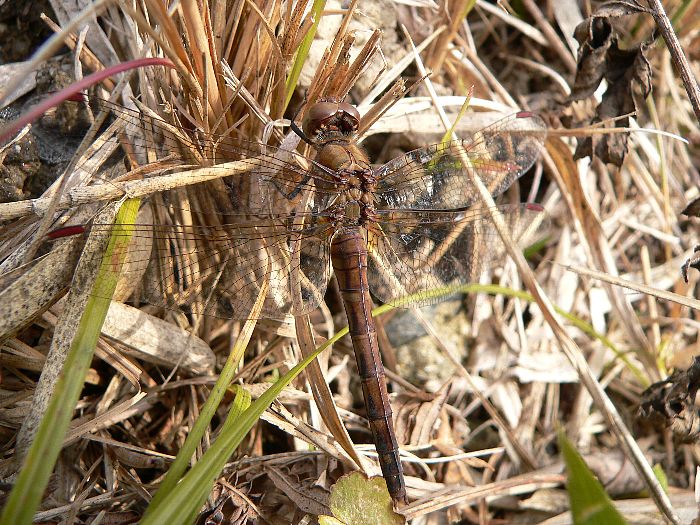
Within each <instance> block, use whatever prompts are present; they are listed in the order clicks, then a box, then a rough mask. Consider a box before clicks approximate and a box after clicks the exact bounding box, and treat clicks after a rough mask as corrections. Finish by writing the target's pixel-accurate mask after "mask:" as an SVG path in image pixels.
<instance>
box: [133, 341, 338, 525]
mask: <svg viewBox="0 0 700 525" xmlns="http://www.w3.org/2000/svg"><path fill="white" fill-rule="evenodd" d="M347 333H348V329H347V328H344V329H343V330H340V331H339V332H338V333H337V334H336V335H335V336H334V337H333V338H331V339H329V340H328V341H326V342H325V343H324V344H322V345H321V346H320V347H318V348H317V349H316V350H315V351H314V352H313V353H312V354H311V355H309V356H308V357H307V358H306V359H304V360H303V361H301V362H300V363H299V364H298V365H296V366H295V367H294V368H292V369H291V370H290V371H289V372H287V373H286V374H285V375H284V376H282V377H281V378H280V379H279V380H278V381H276V382H275V383H273V384H272V386H270V388H269V389H267V391H265V393H263V395H261V396H260V397H259V398H258V399H257V400H256V401H255V402H254V403H253V404H251V405H250V406H249V407H248V408H247V409H246V410H245V411H244V412H243V413H242V414H240V416H238V417H229V418H228V419H227V420H226V423H225V425H224V429H223V430H222V432H221V434H220V435H219V437H218V438H217V439H216V441H215V442H214V443H213V444H212V446H211V447H210V448H209V450H207V451H206V452H205V453H204V455H203V456H202V458H201V459H200V460H199V462H198V463H197V464H196V465H195V466H193V467H192V469H191V470H190V471H189V472H188V473H187V474H186V475H185V476H184V477H183V478H182V480H181V481H180V482H179V483H178V484H177V485H176V486H175V487H174V488H173V489H172V490H171V491H170V492H167V493H165V492H164V496H163V497H162V499H161V501H160V503H159V505H158V507H157V509H155V511H154V512H151V513H150V514H149V515H148V517H146V516H144V519H143V520H141V522H140V523H141V525H156V524H161V523H167V524H168V525H187V524H188V523H189V520H190V516H192V514H193V512H196V511H198V510H199V508H200V507H201V505H202V503H201V502H200V499H201V496H202V493H203V492H206V494H204V498H205V499H206V496H207V495H208V494H209V489H210V488H211V484H212V483H213V482H214V480H215V479H216V477H217V476H218V475H219V473H220V472H221V470H222V469H223V466H224V463H225V461H226V459H227V458H228V457H229V456H230V455H231V454H232V453H233V452H234V451H235V450H236V448H237V447H238V445H240V443H241V441H243V438H244V437H245V436H246V434H248V432H250V430H251V429H252V428H253V425H255V423H256V422H257V421H258V419H259V418H260V415H261V414H262V413H263V412H264V411H265V410H267V408H268V407H269V406H270V405H271V404H272V402H273V401H274V400H275V398H276V397H277V396H278V395H279V394H280V393H281V392H282V389H284V387H286V386H287V385H288V384H289V383H290V382H291V381H292V380H294V378H296V377H297V376H298V375H299V374H300V373H301V372H302V370H304V368H306V367H307V366H308V364H309V363H311V361H313V360H314V359H316V357H318V355H319V354H320V353H321V352H323V351H324V350H325V349H326V348H328V346H330V345H332V344H333V343H335V342H336V341H338V340H339V339H340V338H342V337H343V336H345V335H346V334H347ZM205 487H206V490H205ZM161 490H162V489H161ZM159 492H160V490H159Z"/></svg>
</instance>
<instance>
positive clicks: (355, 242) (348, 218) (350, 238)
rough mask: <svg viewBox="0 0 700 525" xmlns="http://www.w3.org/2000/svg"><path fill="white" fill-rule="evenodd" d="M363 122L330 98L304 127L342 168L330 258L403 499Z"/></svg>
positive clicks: (378, 436)
mask: <svg viewBox="0 0 700 525" xmlns="http://www.w3.org/2000/svg"><path fill="white" fill-rule="evenodd" d="M358 125H359V114H357V110H355V108H354V107H353V106H350V105H349V104H335V103H332V102H325V103H319V104H316V106H313V107H312V108H311V111H310V112H309V116H308V117H307V119H306V123H305V126H304V131H305V132H306V133H309V134H311V135H313V136H315V137H316V144H317V147H318V153H317V155H316V161H317V162H319V163H320V164H321V165H323V166H326V167H327V168H329V169H331V170H333V172H334V173H336V174H338V177H339V182H340V181H342V182H343V184H344V186H345V188H346V191H345V193H344V194H343V195H342V196H341V197H340V199H339V201H340V202H339V203H338V204H339V206H341V207H343V208H344V213H342V214H340V215H339V219H338V222H337V224H336V225H335V228H336V231H335V234H334V235H333V238H332V241H331V253H330V255H331V262H332V264H333V270H334V271H335V276H336V279H337V281H338V288H339V290H340V293H341V294H342V297H343V303H344V305H345V313H346V314H347V317H348V328H349V331H350V338H351V339H352V346H353V348H354V350H355V359H356V360H357V369H358V372H359V374H360V380H361V382H362V393H363V395H364V398H365V407H366V409H367V419H368V421H369V426H370V429H371V430H372V437H373V438H374V443H375V446H376V449H377V454H378V456H379V465H380V466H381V469H382V474H383V475H384V479H385V480H386V484H387V488H388V490H389V494H390V495H391V497H392V499H394V501H403V500H405V498H406V487H405V484H404V479H403V470H402V468H401V461H400V459H399V446H398V443H397V441H396V435H395V433H394V427H393V422H392V417H391V416H392V412H391V405H390V403H389V395H388V393H387V388H386V379H385V375H384V366H383V365H382V360H381V357H380V355H379V340H378V339H377V331H376V330H375V326H374V319H373V318H372V308H373V304H372V298H371V297H370V294H369V282H368V279H367V267H368V260H369V255H368V252H367V228H368V227H371V224H372V220H373V219H374V218H375V213H374V202H373V198H372V195H373V193H374V181H375V179H374V173H373V172H372V168H371V167H370V165H369V160H368V159H367V155H366V154H365V152H364V151H363V150H362V149H361V148H360V147H358V146H357V145H356V144H354V143H353V142H352V140H351V138H352V134H353V133H354V132H355V131H356V130H357V127H358Z"/></svg>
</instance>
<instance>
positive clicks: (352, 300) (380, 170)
mask: <svg viewBox="0 0 700 525" xmlns="http://www.w3.org/2000/svg"><path fill="white" fill-rule="evenodd" d="M105 104H107V103H105ZM108 107H109V109H111V110H112V112H113V113H115V114H117V115H118V117H119V118H120V119H123V120H125V121H126V122H127V123H128V124H129V125H130V126H131V127H136V128H137V129H138V131H139V132H140V133H139V136H140V137H142V138H141V139H138V140H141V141H143V142H147V143H148V144H149V145H151V146H154V145H157V148H158V149H159V150H160V153H162V154H164V155H166V156H169V157H171V158H172V157H176V158H178V159H182V158H183V157H187V158H188V159H189V163H190V165H193V164H194V165H196V160H193V159H194V158H196V157H198V158H199V159H200V160H201V158H202V157H205V156H206V153H207V152H208V153H209V157H211V156H212V155H211V154H212V153H213V156H214V157H216V158H217V159H225V160H239V159H251V158H254V159H256V160H257V162H256V163H255V165H254V167H252V168H251V169H250V170H248V171H243V172H237V173H234V174H232V175H228V176H226V177H222V178H221V179H217V180H215V181H213V182H208V183H207V185H203V184H202V185H194V186H192V187H191V188H190V189H191V190H193V191H189V190H188V191H187V193H186V195H184V196H183V191H182V190H172V191H170V192H166V193H165V194H156V195H154V196H153V197H152V200H153V204H154V205H155V206H154V207H155V209H156V215H157V216H158V218H159V220H156V221H154V222H155V223H157V224H148V225H146V224H138V225H133V226H131V227H130V228H129V229H130V230H133V233H132V235H133V236H134V237H136V238H143V239H144V240H146V241H147V242H145V243H136V246H137V247H132V248H131V253H130V254H129V256H128V259H130V260H131V261H132V264H131V265H129V266H128V267H127V269H126V270H124V271H126V272H127V275H129V273H128V272H134V274H133V279H129V280H131V281H133V282H136V281H141V282H142V284H141V286H140V287H139V289H138V290H136V291H135V292H134V294H133V295H132V300H133V301H134V302H137V301H142V302H147V303H151V304H155V305H161V306H163V307H165V308H169V309H180V310H182V311H185V312H187V313H189V314H191V315H206V316H213V317H221V318H226V319H247V318H250V317H251V310H252V308H253V304H254V303H255V302H256V300H257V299H258V295H259V294H260V291H261V289H262V286H263V283H265V284H266V287H267V290H268V291H267V294H266V296H265V299H264V303H263V305H262V309H261V310H260V313H259V314H258V317H259V318H280V317H283V316H285V315H288V314H292V315H297V316H298V315H304V314H308V313H310V312H311V311H312V310H314V309H315V308H316V307H317V306H318V305H319V304H320V303H321V301H323V299H324V295H325V292H326V287H327V285H328V282H329V280H330V279H331V277H332V274H333V273H334V274H335V278H336V280H337V283H338V289H339V291H340V294H341V296H342V300H343V304H344V308H345V313H346V314H347V320H348V326H349V333H350V337H351V340H352V345H353V348H354V352H355V357H356V361H357V369H358V372H359V376H360V380H361V384H362V391H363V395H364V399H365V406H366V417H367V420H368V422H369V427H370V430H371V433H372V436H373V440H374V443H375V446H376V451H377V455H378V462H379V465H380V468H381V471H382V474H383V477H384V479H385V480H386V484H387V488H388V491H389V494H390V495H391V497H392V499H393V501H394V502H395V503H397V504H400V503H402V502H405V501H406V486H405V481H404V475H403V470H402V465H401V460H400V456H399V445H398V443H397V439H396V436H395V433H394V429H393V422H392V410H391V405H390V402H389V396H388V392H387V386H386V379H385V371H384V367H383V365H382V361H381V357H380V349H379V343H378V338H377V331H376V328H375V322H374V319H373V317H372V314H371V311H372V309H373V307H374V303H373V299H372V295H373V296H374V297H376V298H377V299H378V300H379V301H380V302H382V303H385V304H390V305H395V306H399V307H407V306H411V307H419V306H423V305H426V304H432V303H435V302H436V301H438V300H440V299H439V298H438V297H437V296H436V295H435V294H430V293H427V292H429V291H431V290H438V289H440V290H447V291H450V290H451V291H456V290H457V289H458V287H459V286H461V285H463V284H465V283H469V282H475V281H476V280H478V278H479V276H480V275H481V273H482V271H483V270H484V269H485V268H486V267H487V266H488V265H489V263H490V262H491V261H492V260H493V259H494V258H497V257H498V254H499V248H498V242H499V241H498V234H497V232H496V230H495V226H494V225H493V223H492V220H491V218H490V210H488V209H487V208H486V207H484V205H482V204H480V203H481V200H480V196H479V194H478V191H477V188H476V187H475V185H474V184H473V182H471V179H470V177H469V175H470V171H471V174H475V175H477V176H478V177H479V178H480V180H481V181H482V182H483V183H484V184H485V185H486V187H487V188H488V190H489V191H490V192H491V194H492V195H493V196H494V197H495V196H498V195H500V194H501V193H503V192H504V191H505V190H506V189H507V188H508V187H509V186H511V184H513V182H514V181H516V180H517V179H518V178H519V177H520V176H521V175H522V174H523V173H525V172H526V171H527V170H529V169H530V168H531V167H532V165H533V164H534V163H535V162H536V161H537V159H538V157H539V155H540V151H541V149H542V145H543V143H544V140H545V135H546V126H545V123H544V122H543V120H542V119H541V118H540V117H539V116H537V115H535V114H533V113H530V112H518V113H514V114H512V115H510V116H507V117H505V118H503V119H501V120H499V121H497V122H495V123H494V124H492V125H490V126H487V127H485V128H483V129H481V130H479V131H478V132H476V133H473V134H471V135H470V136H469V137H467V138H465V139H461V140H456V141H452V142H443V143H440V144H433V145H429V146H426V147H423V148H419V149H416V150H414V151H410V152H408V153H406V154H404V155H402V156H399V157H397V158H395V159H393V160H391V161H389V162H387V163H385V164H383V165H380V166H372V164H370V162H369V159H368V156H367V154H366V152H365V151H364V150H363V148H362V147H361V146H360V145H359V144H358V139H359V137H358V136H357V131H358V129H359V127H360V121H361V116H360V113H359V112H358V110H357V109H356V108H355V107H354V106H352V105H351V104H349V103H347V102H343V101H341V100H337V99H333V98H328V99H322V100H320V101H318V102H316V103H314V104H313V105H311V106H310V107H309V109H308V111H307V112H306V116H305V118H304V120H303V124H302V128H301V129H299V128H296V132H297V135H298V137H297V138H299V137H301V138H303V139H304V140H306V141H307V142H308V143H309V144H310V145H311V150H312V153H313V154H312V155H308V156H307V155H303V154H301V153H298V152H297V151H296V149H295V148H291V147H284V144H283V147H272V146H266V145H263V144H261V143H258V142H246V141H243V140H240V139H235V140H234V139H231V138H224V137H214V136H210V135H205V134H202V133H197V132H193V133H192V134H186V133H182V132H181V131H174V129H173V126H172V125H170V124H168V123H166V122H165V121H163V120H159V119H158V118H155V117H153V116H149V117H146V116H144V115H143V114H142V113H141V112H137V111H131V110H127V109H125V108H121V107H119V106H116V105H112V106H108ZM143 137H147V138H143ZM134 140H137V139H134ZM297 142H298V140H297ZM183 150H184V151H185V152H186V153H183ZM171 160H172V159H171ZM214 167H215V168H216V166H214ZM222 169H224V168H222ZM198 188H199V189H198ZM498 211H499V212H500V213H501V215H502V216H503V218H504V219H505V221H506V224H507V225H508V227H509V228H510V231H511V235H512V237H513V238H514V239H516V240H521V241H522V240H524V239H526V238H528V237H529V235H530V234H531V233H532V232H533V230H534V229H536V228H537V225H538V224H539V222H540V221H542V220H543V218H544V215H545V214H544V212H543V208H542V207H541V206H539V205H536V204H531V203H524V204H515V205H512V204H511V205H501V206H499V207H498ZM166 212H167V213H166ZM91 227H92V228H101V227H104V228H107V227H108V225H96V224H93V225H92V226H91ZM109 227H111V225H110V226H109ZM132 243H133V241H132ZM134 261H136V262H141V263H147V262H148V261H150V262H151V266H149V267H148V269H147V270H146V271H144V270H143V266H144V264H141V265H139V264H133V262H134ZM129 268H136V269H129ZM93 293H94V294H96V295H100V291H99V290H95V291H93Z"/></svg>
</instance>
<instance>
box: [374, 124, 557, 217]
mask: <svg viewBox="0 0 700 525" xmlns="http://www.w3.org/2000/svg"><path fill="white" fill-rule="evenodd" d="M545 132H546V125H545V123H544V121H543V120H542V119H541V118H540V117H538V116H537V115H534V114H532V113H524V112H521V113H516V114H513V115H510V116H509V117H506V118H504V119H501V120H499V121H497V122H496V123H494V124H492V125H490V126H488V127H486V128H484V129H482V130H480V131H478V132H477V133H474V134H473V135H472V136H471V137H469V138H467V139H463V140H459V141H453V142H447V143H444V144H433V145H432V146H427V147H425V148H420V149H417V150H414V151H411V152H408V153H406V154H405V155H403V156H401V157H398V158H396V159H394V160H392V161H390V162H388V163H387V164H385V165H383V166H381V167H379V168H377V169H376V170H375V173H376V176H377V186H376V188H377V190H376V196H377V208H379V209H404V210H405V209H412V210H441V209H455V208H466V207H468V206H471V205H473V204H475V203H476V202H478V193H477V190H476V187H475V186H474V185H473V184H472V183H471V182H470V178H469V177H468V176H467V174H466V173H465V170H467V169H473V170H474V171H475V172H476V173H477V174H478V176H479V177H480V179H481V180H482V182H483V183H484V184H485V185H486V187H487V188H488V189H489V191H490V192H491V194H492V195H493V196H496V195H499V194H501V193H503V192H504V191H505V190H506V189H507V188H508V187H509V186H510V185H511V184H512V183H513V182H514V181H515V180H516V179H517V178H518V177H520V176H521V175H522V174H523V173H525V172H526V171H527V170H528V169H530V167H531V166H532V165H533V164H534V163H535V161H536V160H537V158H538V157H539V154H540V151H541V149H542V145H543V143H544V140H545V135H546V133H545ZM461 152H464V156H465V157H466V158H465V159H464V160H466V162H464V161H463V157H462V156H461Z"/></svg>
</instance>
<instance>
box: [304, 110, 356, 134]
mask: <svg viewBox="0 0 700 525" xmlns="http://www.w3.org/2000/svg"><path fill="white" fill-rule="evenodd" d="M359 126H360V112H359V111H357V109H356V108H355V106H353V105H352V104H348V103H347V102H338V101H336V100H322V101H321V102H317V103H315V104H314V105H313V106H311V107H310V108H309V111H308V112H307V113H306V117H305V118H304V125H303V127H302V129H303V130H304V133H305V134H306V136H307V137H309V138H311V139H312V140H313V139H317V138H321V139H322V138H323V137H325V136H328V135H337V134H339V135H343V136H348V135H351V134H352V133H354V132H355V131H357V129H358V128H359Z"/></svg>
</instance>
